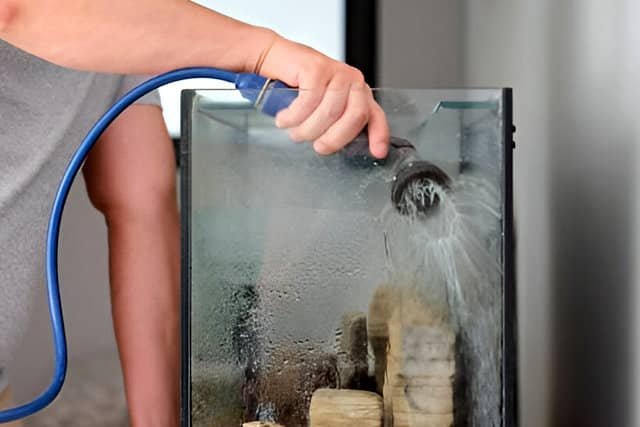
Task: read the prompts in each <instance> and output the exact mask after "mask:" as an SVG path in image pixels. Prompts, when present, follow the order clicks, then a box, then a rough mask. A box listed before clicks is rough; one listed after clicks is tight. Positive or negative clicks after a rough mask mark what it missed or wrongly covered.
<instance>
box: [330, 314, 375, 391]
mask: <svg viewBox="0 0 640 427" xmlns="http://www.w3.org/2000/svg"><path fill="white" fill-rule="evenodd" d="M336 347H337V348H336V350H337V363H338V378H339V382H338V387H339V388H354V389H364V388H365V387H367V378H368V374H369V358H368V350H367V317H366V316H365V314H364V313H358V312H355V313H346V314H345V315H344V316H342V325H341V326H340V328H339V329H338V331H336Z"/></svg>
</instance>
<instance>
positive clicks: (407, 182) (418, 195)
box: [341, 130, 451, 215]
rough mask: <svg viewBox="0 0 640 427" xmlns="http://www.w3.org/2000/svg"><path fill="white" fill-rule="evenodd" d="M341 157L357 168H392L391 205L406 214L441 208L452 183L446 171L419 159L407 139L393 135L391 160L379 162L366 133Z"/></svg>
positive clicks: (388, 156) (389, 158) (344, 151)
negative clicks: (441, 202) (442, 196)
mask: <svg viewBox="0 0 640 427" xmlns="http://www.w3.org/2000/svg"><path fill="white" fill-rule="evenodd" d="M341 154H342V156H343V158H344V159H345V161H347V162H348V163H349V164H350V165H352V166H354V167H359V168H367V167H373V166H384V167H392V168H393V181H392V184H391V203H392V204H393V206H394V207H395V208H396V209H397V210H398V212H400V214H402V215H424V214H427V213H429V212H430V211H432V210H433V209H434V208H436V207H437V206H438V205H439V203H440V195H441V194H442V192H443V191H446V190H448V189H449V187H450V184H451V179H450V178H449V176H448V175H447V174H446V172H444V171H443V170H442V169H440V168H439V167H438V166H436V165H434V164H433V163H431V162H428V161H426V160H421V159H419V158H418V156H417V152H416V149H415V146H414V145H413V144H412V143H410V142H409V141H407V140H406V139H402V138H397V137H394V136H392V137H391V138H390V141H389V154H388V155H387V157H386V158H384V159H376V158H375V157H373V156H372V155H371V153H370V152H369V139H368V138H367V135H366V130H365V132H362V133H361V134H360V135H358V136H357V137H356V138H355V139H354V140H353V141H352V142H351V143H349V144H348V145H347V146H346V147H345V148H344V149H343V150H342V152H341Z"/></svg>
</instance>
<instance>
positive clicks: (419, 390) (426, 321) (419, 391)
mask: <svg viewBox="0 0 640 427" xmlns="http://www.w3.org/2000/svg"><path fill="white" fill-rule="evenodd" d="M388 330H389V346H388V351H387V371H386V374H385V383H384V387H383V396H384V404H385V426H394V427H418V426H419V427H450V426H451V425H452V424H453V377H454V374H455V354H454V344H455V335H454V333H453V331H451V330H450V328H449V327H448V326H447V324H446V323H445V322H444V321H443V319H442V317H441V316H439V315H438V314H437V313H434V312H433V310H431V309H429V307H427V306H426V305H425V304H424V303H423V302H422V300H421V298H419V296H417V295H415V296H408V295H403V298H402V304H400V305H399V306H398V307H397V308H396V309H395V310H394V312H393V314H392V315H391V317H390V319H389V323H388Z"/></svg>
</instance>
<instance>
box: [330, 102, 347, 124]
mask: <svg viewBox="0 0 640 427" xmlns="http://www.w3.org/2000/svg"><path fill="white" fill-rule="evenodd" d="M342 113H344V108H343V107H341V106H339V105H332V106H331V107H330V108H329V111H328V112H327V118H328V119H329V120H331V121H332V122H335V121H336V120H338V119H339V118H340V117H342Z"/></svg>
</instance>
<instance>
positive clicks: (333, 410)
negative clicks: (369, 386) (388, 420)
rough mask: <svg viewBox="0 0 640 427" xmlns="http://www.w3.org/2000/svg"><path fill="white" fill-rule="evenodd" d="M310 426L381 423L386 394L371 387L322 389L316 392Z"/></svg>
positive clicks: (364, 426) (372, 426) (361, 426)
mask: <svg viewBox="0 0 640 427" xmlns="http://www.w3.org/2000/svg"><path fill="white" fill-rule="evenodd" d="M309 421H310V422H309V427H353V426H359V427H381V426H382V398H381V397H380V396H379V395H377V394H375V393H371V392H368V391H361V390H335V389H319V390H316V392H315V393H313V397H312V398H311V407H310V410H309Z"/></svg>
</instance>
